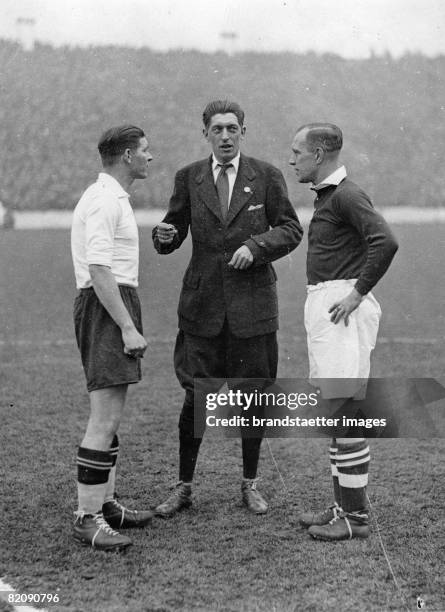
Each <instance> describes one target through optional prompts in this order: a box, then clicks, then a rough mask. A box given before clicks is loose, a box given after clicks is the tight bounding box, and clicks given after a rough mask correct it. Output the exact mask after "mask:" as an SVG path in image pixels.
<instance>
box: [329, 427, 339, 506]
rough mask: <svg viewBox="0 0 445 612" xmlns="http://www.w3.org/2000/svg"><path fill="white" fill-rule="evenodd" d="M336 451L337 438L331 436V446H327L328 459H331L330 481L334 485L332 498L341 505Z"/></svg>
mask: <svg viewBox="0 0 445 612" xmlns="http://www.w3.org/2000/svg"><path fill="white" fill-rule="evenodd" d="M337 451H338V448H337V440H336V439H335V438H332V442H331V447H330V448H329V459H330V461H331V473H332V482H333V485H334V500H335V502H336V503H337V504H338V505H339V506H341V494H340V485H339V484H338V470H337V464H336V459H337Z"/></svg>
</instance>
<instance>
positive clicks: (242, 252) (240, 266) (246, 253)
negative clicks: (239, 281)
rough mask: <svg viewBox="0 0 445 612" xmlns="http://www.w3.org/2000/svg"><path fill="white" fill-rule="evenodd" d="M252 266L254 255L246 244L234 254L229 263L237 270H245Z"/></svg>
mask: <svg viewBox="0 0 445 612" xmlns="http://www.w3.org/2000/svg"><path fill="white" fill-rule="evenodd" d="M252 264H253V255H252V253H251V252H250V249H249V248H248V247H246V245H245V244H243V246H240V248H239V249H238V250H237V251H235V252H234V254H233V257H232V259H231V260H230V261H229V263H228V265H229V266H232V267H233V268H235V270H245V269H246V268H248V267H249V266H251V265H252Z"/></svg>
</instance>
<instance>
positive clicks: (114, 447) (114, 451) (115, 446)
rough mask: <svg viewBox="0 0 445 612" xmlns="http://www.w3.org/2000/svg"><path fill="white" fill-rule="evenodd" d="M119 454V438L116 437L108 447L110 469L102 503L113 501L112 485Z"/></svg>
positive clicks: (114, 479)
mask: <svg viewBox="0 0 445 612" xmlns="http://www.w3.org/2000/svg"><path fill="white" fill-rule="evenodd" d="M118 453H119V438H118V437H117V435H115V436H114V438H113V441H112V443H111V446H110V455H111V469H110V474H109V476H108V483H107V490H106V491H105V500H104V502H108V501H112V500H113V499H114V485H115V481H116V461H117V455H118Z"/></svg>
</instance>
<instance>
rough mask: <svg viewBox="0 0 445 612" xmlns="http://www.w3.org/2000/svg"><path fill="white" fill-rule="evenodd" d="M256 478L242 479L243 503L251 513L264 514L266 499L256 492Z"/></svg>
mask: <svg viewBox="0 0 445 612" xmlns="http://www.w3.org/2000/svg"><path fill="white" fill-rule="evenodd" d="M256 485H257V482H256V480H243V482H242V484H241V492H242V496H243V503H244V504H245V505H246V506H247V508H248V510H249V511H250V512H252V513H253V514H266V512H267V509H268V505H267V502H266V500H265V499H264V498H263V497H262V496H261V495H260V494H259V493H258V491H257V488H256Z"/></svg>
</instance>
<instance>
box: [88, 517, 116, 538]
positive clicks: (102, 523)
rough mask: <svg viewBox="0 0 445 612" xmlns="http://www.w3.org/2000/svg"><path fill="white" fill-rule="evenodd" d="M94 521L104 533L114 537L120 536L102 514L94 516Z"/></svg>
mask: <svg viewBox="0 0 445 612" xmlns="http://www.w3.org/2000/svg"><path fill="white" fill-rule="evenodd" d="M93 519H94V522H95V523H96V525H97V526H98V528H99V529H101V530H102V531H104V532H105V533H106V534H108V535H112V536H117V535H119V533H118V532H117V531H114V529H112V528H111V527H110V525H109V524H108V523H107V521H106V520H105V519H104V515H103V514H102V513H99V514H94V515H93Z"/></svg>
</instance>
